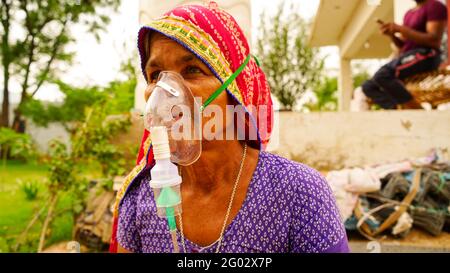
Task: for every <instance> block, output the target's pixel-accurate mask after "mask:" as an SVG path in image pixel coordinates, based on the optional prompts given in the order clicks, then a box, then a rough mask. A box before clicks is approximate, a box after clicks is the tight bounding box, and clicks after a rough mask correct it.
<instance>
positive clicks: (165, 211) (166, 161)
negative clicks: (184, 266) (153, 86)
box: [150, 126, 181, 253]
mask: <svg viewBox="0 0 450 273" xmlns="http://www.w3.org/2000/svg"><path fill="white" fill-rule="evenodd" d="M150 133H151V135H152V145H153V154H154V157H155V162H156V163H155V165H154V166H153V168H152V169H151V170H150V173H151V181H150V187H151V188H152V189H153V193H154V197H155V203H156V208H157V213H158V216H159V217H162V218H167V223H168V226H169V232H170V235H171V238H172V243H173V250H174V252H175V253H178V252H179V251H180V248H179V246H178V241H177V224H176V220H175V217H176V216H178V215H180V214H181V194H180V184H181V176H180V175H179V174H178V168H177V166H176V165H175V164H173V163H172V162H171V161H170V149H169V138H168V135H167V129H166V127H164V126H157V127H152V128H150Z"/></svg>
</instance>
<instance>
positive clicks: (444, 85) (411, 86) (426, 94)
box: [404, 70, 450, 108]
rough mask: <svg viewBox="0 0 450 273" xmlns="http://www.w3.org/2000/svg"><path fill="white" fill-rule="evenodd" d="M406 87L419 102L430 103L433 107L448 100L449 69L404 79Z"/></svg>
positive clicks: (449, 99)
mask: <svg viewBox="0 0 450 273" xmlns="http://www.w3.org/2000/svg"><path fill="white" fill-rule="evenodd" d="M404 83H405V87H406V89H407V90H408V91H409V92H410V93H411V95H412V96H413V97H414V98H415V99H416V100H417V101H418V102H419V103H422V102H427V103H430V104H431V106H432V107H433V108H436V106H438V105H439V104H442V103H446V102H450V71H447V70H446V71H433V72H427V73H421V74H417V75H415V76H412V77H409V78H408V79H406V80H405V81H404Z"/></svg>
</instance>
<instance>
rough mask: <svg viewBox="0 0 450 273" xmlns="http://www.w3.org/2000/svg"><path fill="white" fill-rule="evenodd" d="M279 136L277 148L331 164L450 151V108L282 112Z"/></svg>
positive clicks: (313, 161) (299, 157) (292, 155)
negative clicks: (443, 109) (432, 109)
mask: <svg viewBox="0 0 450 273" xmlns="http://www.w3.org/2000/svg"><path fill="white" fill-rule="evenodd" d="M277 134H278V139H277ZM274 141H279V145H278V147H272V150H274V151H275V152H276V153H278V154H281V155H283V156H286V157H288V158H292V159H296V160H299V161H302V162H304V163H307V164H311V165H314V166H315V167H319V168H321V169H325V170H329V169H339V168H342V167H344V166H345V167H348V166H361V165H366V164H378V163H385V162H389V161H398V160H402V159H406V158H416V157H423V156H425V155H426V154H427V152H428V151H429V150H430V149H431V148H434V147H440V148H446V149H447V150H448V151H450V111H420V110H415V111H372V112H359V113H352V112H340V113H337V112H328V113H326V112H325V113H309V114H301V113H287V112H281V113H280V121H279V131H278V132H276V130H275V132H274Z"/></svg>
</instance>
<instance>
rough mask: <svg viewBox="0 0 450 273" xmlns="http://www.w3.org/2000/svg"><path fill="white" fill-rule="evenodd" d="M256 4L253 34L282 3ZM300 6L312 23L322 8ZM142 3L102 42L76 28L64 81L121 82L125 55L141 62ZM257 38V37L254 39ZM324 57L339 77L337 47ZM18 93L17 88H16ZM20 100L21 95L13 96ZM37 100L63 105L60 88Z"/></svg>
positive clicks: (126, 1)
mask: <svg viewBox="0 0 450 273" xmlns="http://www.w3.org/2000/svg"><path fill="white" fill-rule="evenodd" d="M251 1H252V33H253V34H254V33H256V32H257V28H258V23H259V15H260V14H261V12H262V11H263V10H264V9H265V10H267V11H269V12H270V11H275V10H276V7H277V6H278V4H279V2H280V1H279V0H251ZM293 1H294V2H296V4H297V8H298V12H299V13H300V15H301V16H302V17H303V18H304V19H306V20H311V19H312V17H313V16H314V14H315V13H316V10H317V8H318V4H319V0H293ZM138 13H139V0H123V1H122V4H121V6H120V8H119V10H118V14H116V15H115V16H113V17H111V23H110V24H109V26H108V29H107V32H105V33H101V35H100V37H101V39H100V42H98V41H97V40H96V39H95V38H94V37H93V35H90V34H88V33H86V31H85V29H84V28H82V27H74V28H72V30H71V31H72V33H73V34H74V35H75V37H76V38H77V42H76V44H74V45H72V46H71V47H70V48H69V49H70V50H73V51H76V56H75V60H74V64H73V65H72V66H70V68H67V69H66V71H65V73H63V74H62V79H63V80H64V81H66V82H68V83H71V84H74V85H89V84H96V85H105V84H107V83H108V82H110V81H112V80H114V79H117V77H118V72H119V68H120V62H119V60H121V59H124V57H125V56H124V54H128V55H130V56H135V57H136V58H138V55H137V51H136V48H135V45H136V34H137V31H138V29H139V21H138ZM254 36H255V35H253V38H255V37H254ZM320 54H321V55H322V56H325V55H326V56H328V57H327V59H326V61H325V67H326V70H327V73H329V74H330V75H336V74H337V71H338V64H339V58H338V51H337V48H336V47H325V48H322V49H321V53H320ZM13 89H14V88H13ZM11 95H12V96H11V97H13V100H14V98H16V99H17V98H18V96H19V94H11ZM36 98H38V99H43V100H49V101H61V100H62V99H63V97H62V95H61V93H59V91H58V90H57V87H56V86H52V85H46V86H43V87H42V88H41V90H40V92H38V93H37V94H36Z"/></svg>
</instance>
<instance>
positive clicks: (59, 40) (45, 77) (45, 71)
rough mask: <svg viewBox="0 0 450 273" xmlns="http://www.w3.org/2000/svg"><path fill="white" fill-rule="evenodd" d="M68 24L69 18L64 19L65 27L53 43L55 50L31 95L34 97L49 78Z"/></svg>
mask: <svg viewBox="0 0 450 273" xmlns="http://www.w3.org/2000/svg"><path fill="white" fill-rule="evenodd" d="M66 26H67V19H66V20H64V22H63V28H62V29H61V32H60V33H59V34H58V36H57V37H56V40H55V44H54V45H53V50H52V53H51V55H50V60H49V61H48V63H47V66H46V67H45V69H44V72H43V73H42V77H41V79H40V80H39V82H38V84H37V85H36V88H35V89H34V91H33V92H32V93H31V97H33V96H34V95H35V94H36V93H37V91H39V88H40V87H41V85H42V84H43V83H44V82H45V81H46V80H47V75H48V73H49V72H50V67H51V65H52V63H53V61H54V60H55V58H56V55H57V54H58V50H59V46H60V43H61V37H62V35H63V34H64V32H65V30H66Z"/></svg>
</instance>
